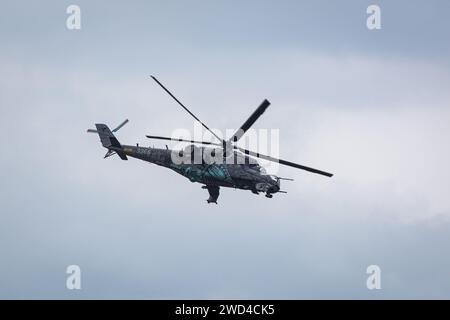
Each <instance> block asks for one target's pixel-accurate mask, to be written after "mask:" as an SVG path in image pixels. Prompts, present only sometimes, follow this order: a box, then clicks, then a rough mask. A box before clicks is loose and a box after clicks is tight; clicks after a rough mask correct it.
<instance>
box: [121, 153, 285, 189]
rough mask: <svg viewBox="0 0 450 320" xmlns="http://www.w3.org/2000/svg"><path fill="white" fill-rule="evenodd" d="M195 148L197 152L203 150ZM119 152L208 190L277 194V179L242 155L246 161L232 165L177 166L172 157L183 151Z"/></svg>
mask: <svg viewBox="0 0 450 320" xmlns="http://www.w3.org/2000/svg"><path fill="white" fill-rule="evenodd" d="M195 148H197V149H196V150H200V151H203V150H204V149H205V148H198V147H195ZM121 150H122V151H123V152H124V153H125V154H126V155H127V156H129V157H133V158H136V159H140V160H143V161H147V162H150V163H154V164H156V165H159V166H163V167H166V168H169V169H172V170H174V171H175V172H177V173H179V174H181V175H183V176H185V177H186V178H188V179H189V180H190V181H191V182H198V183H201V184H205V185H209V186H220V187H229V188H238V189H245V190H251V191H252V192H254V193H258V192H265V193H266V194H272V193H276V192H278V191H279V190H280V184H279V180H278V179H277V178H276V177H274V176H272V175H268V174H265V171H264V169H263V168H262V167H261V166H260V165H259V164H258V163H257V162H256V161H255V160H254V159H251V158H249V157H246V156H245V155H242V154H239V155H238V156H239V157H245V158H246V161H243V162H242V161H241V162H239V163H237V162H236V161H235V162H232V163H228V162H227V161H218V162H216V163H210V162H209V163H206V162H205V161H196V162H194V161H192V159H190V161H187V162H181V163H180V161H178V158H176V159H175V158H174V157H173V155H174V154H179V153H180V152H182V151H175V150H170V149H158V148H146V147H140V146H138V145H136V146H132V145H122V149H121ZM235 156H236V155H235ZM174 160H177V161H174ZM224 162H225V163H224Z"/></svg>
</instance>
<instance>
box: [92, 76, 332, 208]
mask: <svg viewBox="0 0 450 320" xmlns="http://www.w3.org/2000/svg"><path fill="white" fill-rule="evenodd" d="M151 78H152V79H153V80H155V82H156V83H157V84H158V85H159V86H160V87H161V88H162V89H163V90H164V91H165V92H167V93H168V94H169V96H171V97H172V98H173V99H174V100H175V101H176V102H177V103H178V104H179V105H180V106H181V107H182V108H183V109H184V110H186V112H187V113H189V115H191V116H192V117H193V118H194V119H195V120H196V121H198V122H199V123H200V124H201V125H202V126H203V127H204V128H205V129H206V130H208V131H209V132H210V133H211V134H212V135H213V137H214V138H215V139H217V140H218V142H217V143H216V142H208V141H195V140H187V139H181V138H179V139H178V138H169V137H163V136H152V135H147V136H146V137H147V138H150V139H158V140H169V141H178V142H188V143H191V145H189V146H188V147H186V148H185V149H184V150H170V149H169V148H168V147H167V145H166V148H165V149H158V148H152V147H150V148H145V147H141V146H139V145H138V144H137V145H136V146H134V145H122V144H120V143H119V141H118V140H117V138H116V137H115V136H114V133H115V132H117V131H118V130H119V129H120V128H122V127H123V126H124V125H125V124H126V123H127V122H128V119H127V120H125V121H124V122H122V123H121V124H120V125H119V126H117V127H116V128H115V129H113V130H110V129H109V128H108V126H107V125H105V124H101V123H96V124H95V127H96V129H88V130H87V131H88V132H91V133H97V134H98V135H99V137H100V142H101V143H102V145H103V147H105V148H106V149H107V150H108V151H107V153H106V155H105V156H104V158H108V157H110V156H112V155H114V154H117V155H118V156H119V157H120V158H121V159H122V160H128V157H133V158H137V159H140V160H144V161H147V162H151V163H154V164H156V165H159V166H163V167H166V168H169V169H172V170H174V171H175V172H177V173H179V174H181V175H183V176H185V177H186V178H188V179H189V180H190V181H191V182H198V183H201V184H203V186H202V188H203V189H207V190H208V192H209V198H208V199H207V200H206V201H207V203H216V204H217V199H218V197H219V190H220V187H228V188H236V189H243V190H250V191H251V192H253V193H255V194H259V193H261V192H263V193H265V196H266V197H267V198H272V197H273V194H275V193H286V192H285V191H282V190H280V180H291V181H292V179H288V178H282V177H278V176H276V175H270V174H267V173H266V171H265V169H264V168H263V167H262V166H261V165H260V164H259V163H258V161H257V160H256V159H258V158H259V159H263V160H267V161H272V162H278V163H280V164H282V165H286V166H290V167H294V168H297V169H302V170H306V171H309V172H312V173H316V174H320V175H324V176H327V177H332V176H333V174H331V173H328V172H325V171H321V170H318V169H314V168H311V167H307V166H303V165H300V164H297V163H294V162H290V161H286V160H282V159H277V158H274V157H271V156H267V155H263V154H260V153H258V152H253V151H250V150H247V149H244V148H241V147H239V146H237V145H235V143H236V142H237V141H239V139H241V138H242V136H243V135H244V134H245V133H246V132H247V131H248V129H250V127H251V126H252V125H253V124H254V123H255V121H256V120H257V119H258V118H259V117H260V116H261V115H262V114H263V113H264V111H265V110H266V109H267V108H268V107H269V105H270V102H269V101H268V100H267V99H265V100H264V101H263V102H262V103H261V104H260V106H259V107H258V108H257V109H256V110H255V111H254V112H253V113H252V115H251V116H250V117H249V118H248V119H247V120H246V121H245V122H244V124H243V125H242V126H241V127H240V128H239V129H238V130H237V131H236V133H235V134H233V135H232V137H231V138H230V139H228V140H225V139H222V138H220V137H219V136H217V134H216V133H214V132H213V131H212V130H211V129H210V128H209V127H208V126H207V125H206V124H204V123H203V122H202V121H200V119H199V118H197V117H196V116H195V115H194V114H193V113H192V112H191V111H190V110H189V109H188V108H187V107H186V106H185V105H184V104H183V103H181V102H180V100H178V99H177V98H176V97H175V96H174V95H173V94H172V93H171V92H170V91H169V90H168V89H167V88H166V87H165V86H164V85H163V84H162V83H161V82H160V81H159V80H158V79H156V78H155V77H154V76H151ZM196 145H202V146H201V147H198V146H196ZM193 159H194V161H192V160H193ZM195 160H196V161H195Z"/></svg>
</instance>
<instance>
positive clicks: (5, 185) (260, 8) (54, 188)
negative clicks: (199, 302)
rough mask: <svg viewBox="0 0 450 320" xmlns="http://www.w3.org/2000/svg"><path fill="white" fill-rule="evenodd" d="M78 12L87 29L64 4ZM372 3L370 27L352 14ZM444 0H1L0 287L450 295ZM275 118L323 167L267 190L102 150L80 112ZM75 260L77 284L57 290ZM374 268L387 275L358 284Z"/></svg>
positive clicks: (175, 122) (270, 124) (222, 294)
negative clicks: (377, 286)
mask: <svg viewBox="0 0 450 320" xmlns="http://www.w3.org/2000/svg"><path fill="white" fill-rule="evenodd" d="M73 3H74V4H78V5H79V6H80V8H81V30H76V31H70V30H68V29H67V28H66V18H67V17H68V15H67V14H66V8H67V6H68V5H70V4H73ZM373 3H375V4H378V5H379V6H380V7H381V18H382V29H381V30H374V31H370V30H368V29H367V27H366V18H367V14H366V8H367V6H368V5H370V4H373ZM448 12H450V4H449V3H448V1H444V0H442V1H357V0H354V1H264V2H262V1H170V2H169V1H166V2H164V4H163V1H159V2H156V1H132V2H131V1H130V2H125V1H122V2H121V1H95V2H94V1H39V2H32V3H30V2H28V1H7V2H5V1H4V2H3V4H2V6H1V10H0V49H1V50H0V70H1V72H0V111H1V116H0V125H1V128H2V132H3V134H2V135H0V142H1V144H2V146H3V152H2V157H0V167H1V170H0V174H1V176H0V178H1V179H0V200H1V204H2V209H1V214H0V254H1V259H0V298H64V299H65V298H69V299H71V298H141V299H142V298H254V299H257V298H288V299H295V298H357V299H366V298H367V299H372V298H374V299H378V298H449V297H450V258H449V251H450V250H449V243H450V197H449V190H450V168H449V165H448V164H449V163H450V144H449V138H450V126H449V123H450V122H449V121H450V91H449V88H450V64H449V60H448V57H449V56H450V21H449V19H448ZM150 74H154V75H156V76H157V77H159V79H160V80H161V81H162V82H163V83H165V84H166V85H167V86H168V87H169V88H171V89H172V90H173V91H174V92H175V93H176V94H177V96H179V97H180V98H181V100H182V101H183V102H185V103H186V104H187V105H189V106H190V107H191V109H192V110H193V111H194V113H195V114H197V115H198V116H199V117H200V118H201V119H202V120H203V121H204V122H206V123H207V124H208V125H209V126H211V127H214V128H218V129H222V130H225V129H227V128H236V127H238V126H239V125H240V124H242V123H243V121H245V119H246V118H247V117H248V116H249V115H250V114H251V112H253V110H254V109H255V108H256V107H257V106H258V105H259V104H260V103H261V101H262V100H263V99H264V98H267V99H269V100H270V101H271V103H272V105H271V106H270V107H269V109H267V111H266V113H265V114H264V115H263V116H262V117H261V118H260V119H259V120H258V122H257V123H256V124H255V128H258V129H272V128H275V129H279V130H280V146H279V147H280V154H281V156H282V157H283V158H286V159H288V160H291V161H295V162H299V163H302V164H305V165H310V166H314V167H317V168H319V169H322V170H325V171H329V172H333V173H334V174H335V176H334V177H333V178H331V179H329V178H326V177H322V176H318V175H313V174H310V173H307V172H303V171H298V170H295V169H293V168H281V169H280V172H279V174H280V175H281V176H287V177H291V178H294V179H295V181H294V182H287V181H283V182H282V189H283V190H286V191H288V193H287V194H277V195H275V196H274V198H273V199H267V198H265V197H264V196H263V195H260V196H256V195H254V194H252V193H250V192H246V191H236V190H232V189H223V188H222V190H221V195H220V197H219V200H218V202H219V204H218V205H208V204H207V203H206V201H205V199H206V198H207V197H208V195H207V192H206V191H205V190H202V189H201V188H200V186H201V185H200V184H192V183H191V182H189V181H188V180H187V179H185V178H184V177H182V176H179V175H177V174H175V173H174V172H172V171H170V170H167V169H164V168H160V167H156V166H155V165H152V164H148V163H145V162H141V161H139V160H136V159H130V160H129V161H127V162H124V161H121V160H120V159H119V158H118V157H111V158H109V159H106V160H104V159H103V155H104V153H105V150H104V149H103V148H102V147H101V145H100V142H99V139H98V137H96V136H95V135H90V134H87V133H86V129H87V128H91V127H93V126H94V123H98V122H103V123H107V124H109V125H110V126H111V127H113V126H115V125H117V124H119V123H120V122H121V121H123V120H124V119H125V118H128V119H130V123H129V124H128V125H127V126H125V127H124V128H122V129H121V130H120V131H119V132H118V133H117V137H118V139H119V141H120V142H122V143H125V144H134V143H136V142H138V143H140V144H141V145H144V146H148V145H150V144H152V145H153V144H154V145H155V147H164V143H162V142H160V141H148V139H146V138H145V134H155V135H169V136H170V135H171V133H172V132H173V130H174V129H177V128H184V129H187V130H193V128H194V123H193V120H192V118H190V117H189V115H188V114H186V113H185V112H183V111H182V110H181V109H180V108H179V106H177V105H176V104H175V103H174V102H173V101H172V100H170V98H169V97H168V96H167V95H166V94H165V93H164V92H163V91H162V90H161V89H160V88H159V87H157V85H156V84H155V83H154V82H153V81H152V80H151V79H150V78H149V75H150ZM72 264H76V265H79V266H80V268H81V270H82V289H81V290H79V291H76V290H73V291H70V290H67V289H66V277H67V275H66V273H65V271H66V267H67V266H68V265H72ZM372 264H375V265H378V266H380V268H381V271H382V279H381V286H382V289H381V290H368V289H367V288H366V279H367V276H368V275H367V274H366V268H367V266H369V265H372Z"/></svg>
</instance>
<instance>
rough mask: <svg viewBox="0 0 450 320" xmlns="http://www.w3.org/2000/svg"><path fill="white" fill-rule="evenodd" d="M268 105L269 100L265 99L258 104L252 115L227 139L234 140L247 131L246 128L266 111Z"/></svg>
mask: <svg viewBox="0 0 450 320" xmlns="http://www.w3.org/2000/svg"><path fill="white" fill-rule="evenodd" d="M268 106H270V102H269V100H267V99H264V101H263V102H262V103H261V104H260V105H259V107H258V108H257V109H256V110H255V111H254V112H253V113H252V115H251V116H250V117H249V118H248V119H247V121H245V122H244V124H243V125H242V126H241V127H240V128H239V129H238V130H237V131H236V133H235V134H233V136H232V137H231V138H230V140H229V141H232V142H236V141H238V140H239V139H240V138H242V136H243V135H244V134H245V133H246V132H247V130H248V129H250V127H251V126H252V125H253V124H254V123H255V121H256V120H258V118H259V117H260V116H261V115H262V114H263V113H264V111H266V109H267V107H268Z"/></svg>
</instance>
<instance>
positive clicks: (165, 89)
mask: <svg viewBox="0 0 450 320" xmlns="http://www.w3.org/2000/svg"><path fill="white" fill-rule="evenodd" d="M150 77H152V79H153V80H155V81H156V83H157V84H159V85H160V87H161V88H163V89H164V91H166V92H167V93H168V94H169V96H171V97H172V98H173V99H174V100H175V101H176V102H177V103H178V104H179V105H180V106H181V107H182V108H183V109H184V110H186V111H187V112H188V113H189V114H190V115H191V116H192V117H193V118H194V119H195V120H197V121H198V122H200V124H201V125H202V126H203V127H204V128H205V129H206V130H208V131H209V132H211V133H212V135H213V136H214V137H216V138H217V139H218V140H219V141H220V142H222V143H225V142H224V141H223V139H221V138H219V137H218V136H217V135H216V134H215V133H214V132H213V131H212V130H211V129H210V128H208V126H207V125H206V124H204V123H203V122H201V121H200V119H199V118H197V117H196V116H195V115H194V114H193V113H192V112H191V111H189V109H188V108H187V107H186V106H185V105H184V104H182V103H181V102H180V100H178V99H177V98H176V97H175V96H174V95H173V94H172V93H171V92H170V91H169V90H168V89H167V88H166V87H164V85H163V84H162V83H161V82H159V80H158V79H156V78H155V77H154V76H150Z"/></svg>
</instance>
